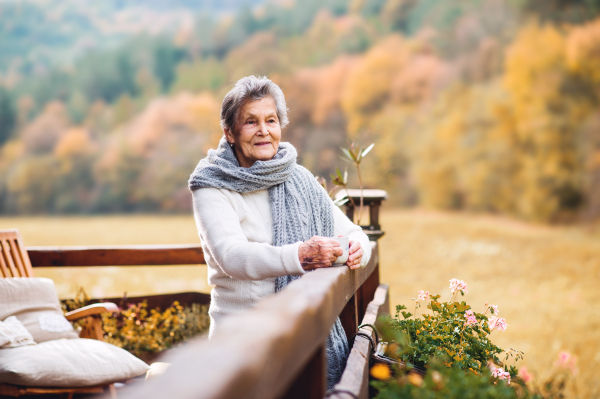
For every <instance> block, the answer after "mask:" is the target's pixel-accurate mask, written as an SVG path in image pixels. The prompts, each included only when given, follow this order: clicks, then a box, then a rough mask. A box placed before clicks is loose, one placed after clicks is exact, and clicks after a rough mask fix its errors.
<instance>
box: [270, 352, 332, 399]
mask: <svg viewBox="0 0 600 399" xmlns="http://www.w3.org/2000/svg"><path fill="white" fill-rule="evenodd" d="M326 372H327V369H326V365H325V346H324V345H322V346H320V347H319V348H318V349H317V351H316V352H315V354H314V355H313V356H312V358H311V359H310V361H309V362H308V363H307V364H306V366H305V367H304V370H302V371H301V372H300V375H299V376H298V377H296V380H295V381H294V382H293V383H292V385H291V386H290V387H289V388H288V389H287V391H286V392H285V393H284V394H283V395H282V396H281V399H323V397H324V396H325V389H326V387H327V382H326V378H325V375H326Z"/></svg>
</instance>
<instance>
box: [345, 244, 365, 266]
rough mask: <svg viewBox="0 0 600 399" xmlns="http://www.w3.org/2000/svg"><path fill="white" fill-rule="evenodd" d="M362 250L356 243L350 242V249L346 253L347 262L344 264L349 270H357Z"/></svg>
mask: <svg viewBox="0 0 600 399" xmlns="http://www.w3.org/2000/svg"><path fill="white" fill-rule="evenodd" d="M363 253H364V252H363V249H362V247H361V246H360V243H359V242H358V241H350V249H349V251H348V262H346V264H347V265H348V267H349V268H350V269H358V268H359V267H360V261H361V260H362V256H363Z"/></svg>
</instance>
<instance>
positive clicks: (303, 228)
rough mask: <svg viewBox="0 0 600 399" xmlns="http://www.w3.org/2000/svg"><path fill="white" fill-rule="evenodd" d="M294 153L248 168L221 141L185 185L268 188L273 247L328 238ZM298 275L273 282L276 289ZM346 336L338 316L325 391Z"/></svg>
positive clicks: (341, 362)
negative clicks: (320, 237) (316, 237)
mask: <svg viewBox="0 0 600 399" xmlns="http://www.w3.org/2000/svg"><path fill="white" fill-rule="evenodd" d="M297 156H298V153H297V152H296V149H295V148H294V146H292V145H291V144H290V143H283V142H282V143H279V149H278V151H277V154H276V155H275V157H273V159H271V160H269V161H256V162H255V163H254V165H252V166H251V167H249V168H243V167H241V166H240V165H239V163H238V161H237V159H236V157H235V153H234V151H233V149H232V148H231V147H230V146H229V143H228V142H227V140H225V137H223V138H222V139H221V141H220V143H219V147H218V148H217V149H216V150H209V151H208V156H207V157H206V158H204V159H202V160H200V162H199V163H198V166H196V169H195V170H194V172H193V173H192V175H191V176H190V180H189V182H188V184H189V188H190V190H192V191H194V190H197V189H199V188H204V187H213V188H223V189H227V190H231V191H235V192H238V193H250V192H253V191H258V190H264V189H268V190H269V201H270V203H271V215H272V218H273V245H275V246H277V247H280V246H283V245H287V244H293V243H296V242H298V241H306V240H308V239H310V238H311V237H312V236H315V235H318V236H323V237H332V236H333V214H332V212H331V203H330V201H331V200H330V199H329V197H328V196H327V194H326V193H325V191H324V190H323V188H322V187H321V186H320V184H319V183H318V182H317V180H316V179H315V177H314V176H313V175H312V173H310V172H309V171H308V170H307V169H306V168H304V167H302V166H300V165H297V164H296V157H297ZM297 278H298V276H281V277H277V278H276V279H275V291H280V290H281V289H283V288H284V287H285V286H286V285H288V284H289V283H290V282H291V281H292V280H295V279H297ZM348 352H349V349H348V341H347V339H346V333H345V332H344V329H343V328H342V324H341V323H340V319H339V318H338V319H337V320H336V322H335V324H334V325H333V328H332V330H331V332H330V333H329V336H328V337H327V342H326V354H327V388H328V389H330V388H332V387H333V385H335V384H336V383H337V382H338V381H339V379H340V378H341V375H342V372H343V370H344V367H345V365H346V360H347V358H348Z"/></svg>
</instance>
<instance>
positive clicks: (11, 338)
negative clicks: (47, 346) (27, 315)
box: [0, 316, 35, 348]
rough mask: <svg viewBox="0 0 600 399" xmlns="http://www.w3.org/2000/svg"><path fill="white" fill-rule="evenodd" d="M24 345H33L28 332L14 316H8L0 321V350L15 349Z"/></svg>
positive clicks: (33, 342)
mask: <svg viewBox="0 0 600 399" xmlns="http://www.w3.org/2000/svg"><path fill="white" fill-rule="evenodd" d="M25 345H35V341H34V340H33V337H32V336H31V334H29V331H27V329H26V328H25V327H24V326H23V323H21V322H20V321H19V319H17V318H16V317H15V316H9V317H7V318H6V320H4V321H0V348H16V347H19V346H25Z"/></svg>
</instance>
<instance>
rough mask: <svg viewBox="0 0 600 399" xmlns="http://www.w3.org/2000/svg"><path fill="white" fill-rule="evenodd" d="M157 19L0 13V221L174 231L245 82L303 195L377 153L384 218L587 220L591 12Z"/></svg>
mask: <svg viewBox="0 0 600 399" xmlns="http://www.w3.org/2000/svg"><path fill="white" fill-rule="evenodd" d="M165 4H166V3H164V2H160V1H117V0H113V1H103V2H101V3H94V2H92V3H81V2H78V1H75V0H68V1H64V0H63V1H60V2H58V1H55V0H35V1H34V0H25V1H18V2H17V1H8V0H3V1H0V213H1V214H4V215H15V214H73V213H78V214H81V213H114V212H119V213H122V212H170V213H172V212H187V211H189V210H190V195H189V192H188V190H187V185H186V182H187V178H188V176H189V174H190V172H191V171H192V170H193V168H194V166H195V165H196V163H197V162H198V160H199V159H200V158H202V157H203V156H204V155H205V153H206V151H207V149H209V148H211V147H214V146H215V144H216V143H217V142H218V139H219V138H220V136H221V134H222V133H221V131H220V128H219V110H220V103H221V100H222V98H223V95H224V94H225V93H226V92H227V90H228V88H230V87H231V85H232V84H233V83H234V82H235V81H236V80H237V79H239V78H241V77H243V76H246V75H250V74H258V75H267V76H268V77H270V78H271V79H272V80H274V81H275V82H276V83H278V84H279V85H280V86H281V87H282V88H283V90H284V93H285V95H286V98H287V100H288V107H289V109H290V113H289V115H290V120H291V123H290V125H289V126H288V127H287V128H286V129H285V130H284V133H283V139H284V140H286V141H290V142H292V143H293V144H294V145H295V146H296V147H297V149H298V152H299V154H300V163H302V164H303V165H305V166H306V167H308V168H309V169H310V170H311V171H312V172H313V173H315V174H316V175H320V176H329V174H330V173H331V172H333V171H334V169H335V168H336V167H340V168H343V167H344V166H345V165H344V163H343V162H342V161H341V160H340V159H339V156H338V155H339V154H340V151H339V147H340V146H344V145H346V144H347V143H348V142H349V141H356V142H358V143H360V144H362V145H368V144H370V143H371V142H374V143H375V148H374V150H373V151H372V153H371V154H369V157H368V158H367V159H366V160H365V161H364V163H363V168H364V171H363V173H364V179H365V181H366V182H367V185H368V186H369V187H377V188H381V189H385V190H387V191H388V192H389V193H390V202H392V203H394V204H396V205H403V206H415V205H418V206H422V207H431V208H437V209H447V210H470V211H476V212H493V213H501V214H507V215H511V216H516V217H519V218H522V219H525V220H534V221H541V222H564V221H580V220H591V219H595V218H597V217H598V216H599V215H600V97H599V96H600V1H598V0H579V1H569V2H565V1H561V0H487V1H484V0H353V1H342V0H319V1H317V0H304V1H294V0H277V1H276V0H271V1H258V0H255V1H241V0H240V1H237V0H229V1H207V2H195V1H187V0H177V1H172V2H169V6H168V7H166V6H165ZM198 4H201V5H198Z"/></svg>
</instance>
